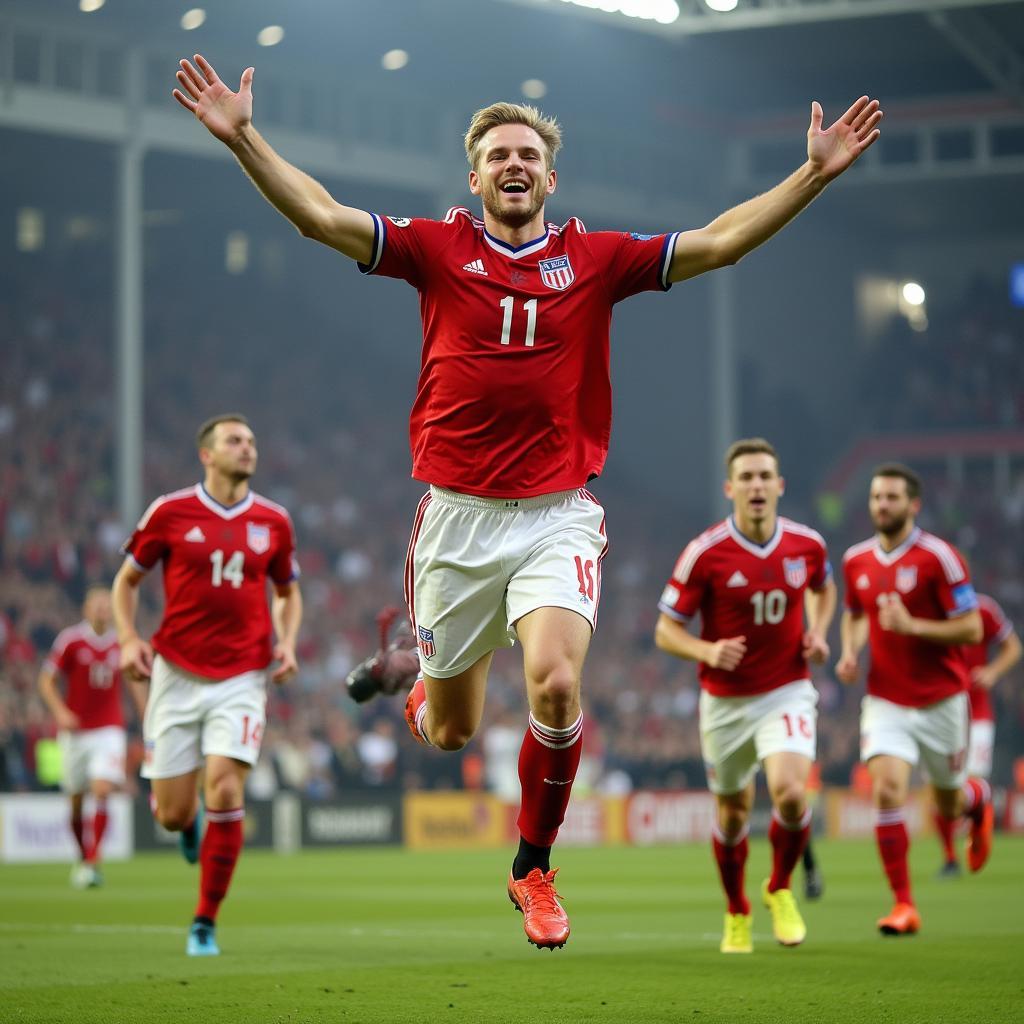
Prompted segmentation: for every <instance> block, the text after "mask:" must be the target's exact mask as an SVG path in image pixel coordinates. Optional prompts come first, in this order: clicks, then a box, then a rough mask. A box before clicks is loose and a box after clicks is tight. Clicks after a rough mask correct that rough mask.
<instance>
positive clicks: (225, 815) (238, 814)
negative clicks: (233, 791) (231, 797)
mask: <svg viewBox="0 0 1024 1024" xmlns="http://www.w3.org/2000/svg"><path fill="white" fill-rule="evenodd" d="M244 817H245V808H244V807H233V808H232V809H231V810H230V811H207V812H206V820H207V821H208V822H210V823H211V824H213V823H217V822H225V821H241V820H242V819H243V818H244Z"/></svg>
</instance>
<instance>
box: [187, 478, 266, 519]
mask: <svg viewBox="0 0 1024 1024" xmlns="http://www.w3.org/2000/svg"><path fill="white" fill-rule="evenodd" d="M196 497H197V498H198V499H199V501H200V502H201V503H202V504H203V505H205V506H206V507H207V508H208V509H209V510H210V511H211V512H213V513H215V514H216V515H218V516H220V517H221V519H236V518H237V517H238V516H240V515H242V514H243V513H244V512H248V511H249V509H251V508H252V503H253V501H254V500H255V496H254V495H253V493H252V490H251V489H250V491H249V493H248V494H247V495H246V496H245V497H244V498H243V499H242V500H241V501H236V502H235V504H234V505H222V504H221V503H220V502H219V501H218V500H217V499H216V498H214V497H213V496H212V495H211V494H210V492H209V491H208V490H207V489H206V488H205V487H204V486H203V485H202V484H196Z"/></svg>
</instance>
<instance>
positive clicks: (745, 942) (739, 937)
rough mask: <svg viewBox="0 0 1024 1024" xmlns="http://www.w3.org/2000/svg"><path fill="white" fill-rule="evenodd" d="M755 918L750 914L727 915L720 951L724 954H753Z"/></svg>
mask: <svg viewBox="0 0 1024 1024" xmlns="http://www.w3.org/2000/svg"><path fill="white" fill-rule="evenodd" d="M753 926H754V918H753V916H752V915H750V914H726V915H725V928H724V930H723V931H722V942H721V945H719V947H718V948H719V949H720V950H721V951H722V952H723V953H753V952H754V940H753V938H752V933H753Z"/></svg>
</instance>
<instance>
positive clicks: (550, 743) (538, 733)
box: [530, 711, 583, 750]
mask: <svg viewBox="0 0 1024 1024" xmlns="http://www.w3.org/2000/svg"><path fill="white" fill-rule="evenodd" d="M530 732H532V733H533V738H534V739H535V740H536V741H537V742H538V743H540V744H542V745H543V746H545V747H548V748H549V749H550V750H566V749H567V748H569V747H571V746H573V745H574V744H576V743H579V741H580V739H581V738H582V737H583V712H582V711H581V712H580V717H579V718H577V719H576V721H575V722H573V723H572V725H570V726H569V728H568V729H552V728H551V727H550V726H548V725H541V723H540V722H538V721H537V719H536V718H534V717H533V715H532V714H531V715H530Z"/></svg>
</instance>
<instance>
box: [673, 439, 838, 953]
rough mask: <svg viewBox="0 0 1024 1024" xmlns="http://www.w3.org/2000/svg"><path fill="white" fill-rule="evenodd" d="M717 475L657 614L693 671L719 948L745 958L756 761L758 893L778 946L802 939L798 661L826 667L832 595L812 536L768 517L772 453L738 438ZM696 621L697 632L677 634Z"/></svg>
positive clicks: (774, 469) (811, 699)
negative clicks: (713, 809) (727, 511)
mask: <svg viewBox="0 0 1024 1024" xmlns="http://www.w3.org/2000/svg"><path fill="white" fill-rule="evenodd" d="M725 467H726V481H725V495H726V497H727V498H729V499H730V501H732V506H733V512H732V515H731V516H730V517H729V518H728V519H726V520H724V521H723V522H721V523H717V524H716V525H715V526H712V527H711V528H710V529H708V530H705V531H704V533H702V534H701V535H700V536H699V537H697V538H696V539H695V540H692V541H691V542H690V543H689V544H688V545H687V546H686V548H685V549H684V550H683V553H682V554H681V555H680V556H679V561H678V562H677V563H676V567H675V571H674V572H673V573H672V577H671V579H669V581H668V584H667V585H666V587H665V590H664V593H663V594H662V595H661V601H660V602H659V604H658V607H659V608H660V609H661V615H660V616H659V617H658V624H657V627H656V630H655V642H656V643H657V645H658V647H660V648H661V649H662V650H663V651H667V652H668V653H669V654H674V655H676V656H677V657H680V658H687V659H690V660H692V661H697V662H699V663H700V669H699V674H700V682H701V695H700V740H701V752H702V754H703V757H704V765H705V768H706V770H707V776H708V787H709V788H710V789H711V792H712V793H714V794H715V797H716V800H717V803H718V817H717V821H716V825H715V828H714V829H713V832H712V840H711V843H712V849H713V851H714V856H715V861H716V863H717V864H718V872H719V875H720V876H721V880H722V888H723V889H724V890H725V895H726V901H727V910H726V914H725V929H724V933H723V935H722V942H721V945H720V947H719V948H720V949H721V951H722V952H723V953H750V952H753V948H754V946H753V937H752V936H753V929H752V922H753V918H752V915H751V908H750V901H749V900H748V899H747V895H746V892H745V890H744V871H745V868H746V861H747V852H748V843H747V831H748V820H749V818H750V811H751V808H752V807H753V804H754V782H755V775H756V773H757V769H758V765H759V764H760V765H763V767H764V773H765V779H766V780H767V783H768V792H769V794H770V795H771V800H772V821H771V826H770V827H769V830H768V839H769V841H770V843H771V847H772V872H771V877H770V878H768V879H766V880H765V882H764V884H763V885H762V886H761V896H762V899H763V901H764V904H765V906H766V907H767V908H768V910H769V911H770V913H771V917H772V930H773V931H774V934H775V938H776V940H777V941H778V942H780V943H781V944H782V945H784V946H797V945H799V944H800V943H801V942H803V940H804V938H805V936H806V934H807V929H806V927H805V925H804V922H803V918H802V917H801V916H800V911H799V909H798V908H797V904H796V900H795V898H794V896H793V892H792V890H791V888H790V879H791V877H792V874H793V869H794V867H796V865H797V863H798V861H799V860H800V857H801V854H802V853H803V851H804V849H805V848H806V846H807V842H808V840H809V839H810V835H811V810H810V806H809V804H808V801H807V784H808V779H809V777H810V774H811V769H812V767H813V764H814V755H815V737H816V732H817V730H816V722H817V705H818V693H817V690H815V688H814V686H813V685H812V683H811V681H810V678H809V676H808V670H807V662H808V661H813V662H815V663H818V664H821V663H822V662H824V661H825V660H826V659H827V658H828V651H829V649H828V643H827V641H826V639H825V636H826V634H827V632H828V627H829V624H830V623H831V621H832V616H833V615H834V614H835V608H836V586H835V583H834V582H833V580H832V569H831V567H830V565H829V562H828V554H827V552H826V550H825V542H824V541H823V540H822V538H821V535H820V534H818V533H816V532H815V531H814V530H812V529H810V528H809V527H807V526H802V525H800V524H799V523H795V522H793V521H791V520H789V519H784V518H782V517H780V516H779V515H778V512H777V509H778V502H779V498H780V497H781V496H782V494H783V491H784V490H785V481H784V480H783V478H782V477H781V476H780V475H779V460H778V456H777V454H776V452H775V449H774V448H773V447H772V445H771V444H769V443H768V442H767V441H765V440H764V439H763V438H750V439H747V440H743V441H737V442H736V443H735V444H733V445H732V446H731V447H730V448H729V451H728V452H727V453H726V456H725ZM698 614H699V615H700V618H701V628H700V636H697V635H695V634H694V633H693V632H691V631H690V629H689V628H687V624H688V623H689V622H690V620H691V619H692V618H693V617H694V616H696V615H698ZM805 616H806V621H805Z"/></svg>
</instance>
